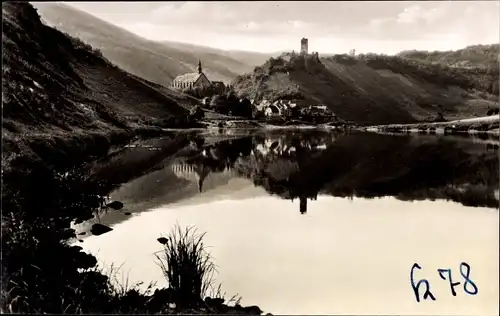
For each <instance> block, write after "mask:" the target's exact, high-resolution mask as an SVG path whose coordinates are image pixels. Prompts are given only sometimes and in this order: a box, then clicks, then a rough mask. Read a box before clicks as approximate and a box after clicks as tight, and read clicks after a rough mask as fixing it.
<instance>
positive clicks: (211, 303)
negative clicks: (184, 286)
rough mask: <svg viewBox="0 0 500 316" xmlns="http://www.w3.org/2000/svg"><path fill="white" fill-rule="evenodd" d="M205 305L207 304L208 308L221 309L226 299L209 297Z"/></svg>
mask: <svg viewBox="0 0 500 316" xmlns="http://www.w3.org/2000/svg"><path fill="white" fill-rule="evenodd" d="M205 304H207V306H208V307H215V308H217V307H220V306H221V305H222V304H224V299H223V298H210V297H207V298H205Z"/></svg>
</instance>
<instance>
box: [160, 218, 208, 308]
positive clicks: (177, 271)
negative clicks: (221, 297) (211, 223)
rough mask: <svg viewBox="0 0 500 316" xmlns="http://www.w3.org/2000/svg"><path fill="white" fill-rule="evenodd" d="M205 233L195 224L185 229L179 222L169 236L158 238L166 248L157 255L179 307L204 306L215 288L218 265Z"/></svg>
mask: <svg viewBox="0 0 500 316" xmlns="http://www.w3.org/2000/svg"><path fill="white" fill-rule="evenodd" d="M204 236H205V234H198V233H197V230H196V229H193V228H192V227H189V228H186V229H185V230H182V229H181V228H180V226H178V225H176V227H175V228H174V230H173V231H172V232H171V233H170V234H169V235H168V237H167V238H165V237H162V238H158V241H159V242H160V243H162V244H163V250H162V251H160V253H156V254H155V256H156V258H157V259H158V265H159V266H160V268H161V270H162V272H163V275H164V277H165V279H166V280H167V282H168V284H169V288H170V290H171V292H172V295H173V301H174V303H175V304H176V306H177V307H180V308H193V307H198V306H200V305H201V304H203V299H204V297H205V296H207V295H208V293H209V291H210V290H211V288H212V285H213V275H214V272H215V271H216V269H215V265H214V264H213V262H212V260H211V257H210V254H209V253H208V252H207V251H206V249H205V245H204V243H203V237H204Z"/></svg>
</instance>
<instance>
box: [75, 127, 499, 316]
mask: <svg viewBox="0 0 500 316" xmlns="http://www.w3.org/2000/svg"><path fill="white" fill-rule="evenodd" d="M160 143H161V142H160ZM495 146H496V147H495ZM138 150H139V149H137V151H138ZM497 154H498V142H497V141H492V140H484V139H483V140H482V139H470V138H452V137H449V136H446V137H439V136H407V135H401V136H389V135H377V134H350V135H342V134H334V133H320V132H312V131H307V132H305V131H303V132H295V133H291V132H285V131H279V132H272V133H271V132H267V133H263V132H256V133H254V134H253V135H239V136H238V135H235V136H234V135H233V136H231V137H229V140H228V137H227V135H225V136H213V135H212V136H203V135H198V136H197V137H195V138H194V140H191V142H190V144H189V145H187V146H186V147H185V148H184V149H182V150H181V151H180V152H179V154H177V155H176V156H175V157H171V158H170V159H165V160H164V161H162V163H161V164H159V167H158V166H157V168H155V170H154V171H151V172H148V173H146V174H144V175H142V176H140V177H138V178H136V179H134V180H132V181H129V182H127V183H124V184H122V185H121V186H119V187H118V189H117V190H115V191H114V192H112V194H111V197H112V198H113V199H115V200H119V201H122V202H123V203H124V204H125V208H124V211H125V212H131V213H132V214H131V215H129V216H127V215H123V213H119V212H110V213H107V214H103V215H101V216H100V219H99V220H100V222H101V223H103V224H107V225H110V226H112V228H113V231H111V232H109V233H107V234H104V235H102V236H89V237H87V238H85V239H84V242H83V243H82V244H81V245H82V246H83V247H84V248H85V249H87V250H89V251H90V252H92V253H94V254H96V256H97V257H98V258H99V259H100V260H101V262H102V263H103V264H104V265H105V266H109V265H110V264H112V263H114V264H115V265H120V264H123V266H122V271H123V273H125V274H127V273H128V275H129V278H130V281H132V282H138V281H145V282H149V281H153V280H156V281H158V285H165V281H164V280H163V277H162V275H161V271H160V269H159V268H158V266H157V265H156V263H155V257H154V255H153V253H154V252H155V251H158V250H160V249H161V245H160V244H159V243H158V242H157V241H156V239H157V238H158V237H160V236H162V235H166V234H167V233H169V232H170V230H171V229H172V228H173V226H174V225H175V224H177V223H178V224H180V225H181V226H190V225H195V226H196V227H197V228H198V229H199V230H200V231H202V232H207V235H206V238H205V243H206V244H207V245H209V246H210V252H211V254H212V256H213V258H214V261H215V263H216V264H217V265H218V270H219V273H218V274H217V281H218V282H220V283H222V287H223V290H224V291H225V292H226V293H227V296H229V297H230V296H232V295H233V294H239V295H241V296H242V297H243V300H242V304H243V305H258V306H259V307H260V308H261V309H262V310H264V311H265V313H267V312H270V313H273V314H413V315H416V314H419V315H422V314H429V315H430V314H448V315H453V314H454V315H457V314H461V315H465V314H467V315H498V296H499V285H498V278H499V273H498V271H499V265H498V257H499V253H498V251H499V250H498V249H499V229H498V221H499V218H498V210H497V209H498V156H497ZM134 155H135V156H134ZM144 155H147V154H144ZM131 156H134V159H136V160H137V159H139V158H137V157H140V155H139V156H138V154H137V152H134V150H132V149H131V150H129V151H128V152H127V153H126V154H124V156H123V157H121V158H120V159H121V160H122V161H127V159H129V158H130V157H131ZM116 172H120V171H119V170H118V171H116ZM89 225H90V223H84V224H82V225H80V227H78V229H79V230H86V229H88V227H89ZM415 262H416V263H418V264H419V265H420V266H421V267H422V270H420V271H416V273H415V278H416V280H419V279H420V278H426V279H427V280H429V282H430V283H431V290H432V292H433V294H434V295H435V296H436V298H437V300H436V301H435V302H432V301H423V302H421V303H417V302H416V301H415V296H414V294H413V291H412V288H411V285H410V281H409V277H410V269H411V267H412V265H413V264H414V263H415ZM461 262H467V263H468V264H469V265H470V266H471V278H472V279H473V280H474V282H475V284H477V286H478V288H479V292H478V294H477V295H475V296H470V295H467V294H465V293H464V291H463V287H462V285H460V286H458V287H456V291H457V296H455V297H454V296H452V294H451V292H450V286H449V283H448V282H447V281H444V280H442V279H440V277H439V274H438V273H437V271H436V270H437V269H440V268H441V269H448V268H450V269H452V273H453V279H454V281H462V280H461V277H460V270H459V265H460V263H461ZM462 283H463V282H462Z"/></svg>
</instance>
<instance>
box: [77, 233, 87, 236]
mask: <svg viewBox="0 0 500 316" xmlns="http://www.w3.org/2000/svg"><path fill="white" fill-rule="evenodd" d="M85 234H87V233H86V232H81V233H79V234H78V236H83V235H85Z"/></svg>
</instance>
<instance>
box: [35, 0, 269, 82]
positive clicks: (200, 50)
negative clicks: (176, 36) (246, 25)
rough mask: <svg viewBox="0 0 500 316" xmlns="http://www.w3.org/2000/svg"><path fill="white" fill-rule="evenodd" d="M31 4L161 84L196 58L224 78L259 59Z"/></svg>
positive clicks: (245, 69) (131, 69) (211, 75)
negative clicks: (158, 39) (147, 36)
mask: <svg viewBox="0 0 500 316" xmlns="http://www.w3.org/2000/svg"><path fill="white" fill-rule="evenodd" d="M33 5H34V6H35V7H36V8H37V9H38V10H39V13H40V15H41V17H42V19H43V20H44V21H45V22H46V23H48V24H49V25H50V26H53V27H55V28H57V29H60V30H61V31H63V32H66V33H68V34H70V35H71V36H75V37H78V38H80V39H81V40H82V41H83V42H85V43H87V44H89V45H91V46H92V47H95V48H97V49H99V50H101V51H102V53H103V55H104V56H105V57H106V58H108V59H109V60H110V61H111V62H113V63H114V64H116V65H117V66H118V67H120V68H122V69H124V70H126V71H128V72H130V73H132V74H134V75H137V76H139V77H141V78H145V79H147V80H149V81H152V82H155V83H157V84H161V85H169V84H170V82H171V81H172V80H173V79H174V78H175V77H176V76H178V75H180V74H184V73H187V72H193V71H195V70H196V68H197V64H198V59H201V61H202V63H203V68H204V71H205V73H206V74H207V76H208V77H209V79H211V80H222V81H225V82H229V81H231V80H232V79H233V78H235V77H236V76H237V75H239V74H242V73H245V72H248V71H251V70H252V69H253V67H254V66H256V65H258V64H261V63H262V62H263V60H262V57H260V54H254V53H246V52H242V53H239V52H224V51H221V50H216V49H211V48H207V47H203V46H196V45H189V44H182V43H172V42H162V43H160V42H155V41H150V40H147V39H144V38H142V37H140V36H137V35H135V34H133V33H131V32H128V31H126V30H124V29H122V28H120V27H118V26H115V25H113V24H110V23H107V22H105V21H103V20H101V19H99V18H96V17H94V16H92V15H90V14H87V13H85V12H82V11H79V10H78V9H75V8H73V7H70V6H68V5H65V4H61V3H42V2H38V3H34V4H33ZM266 58H267V56H266V57H264V60H265V59H266Z"/></svg>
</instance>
